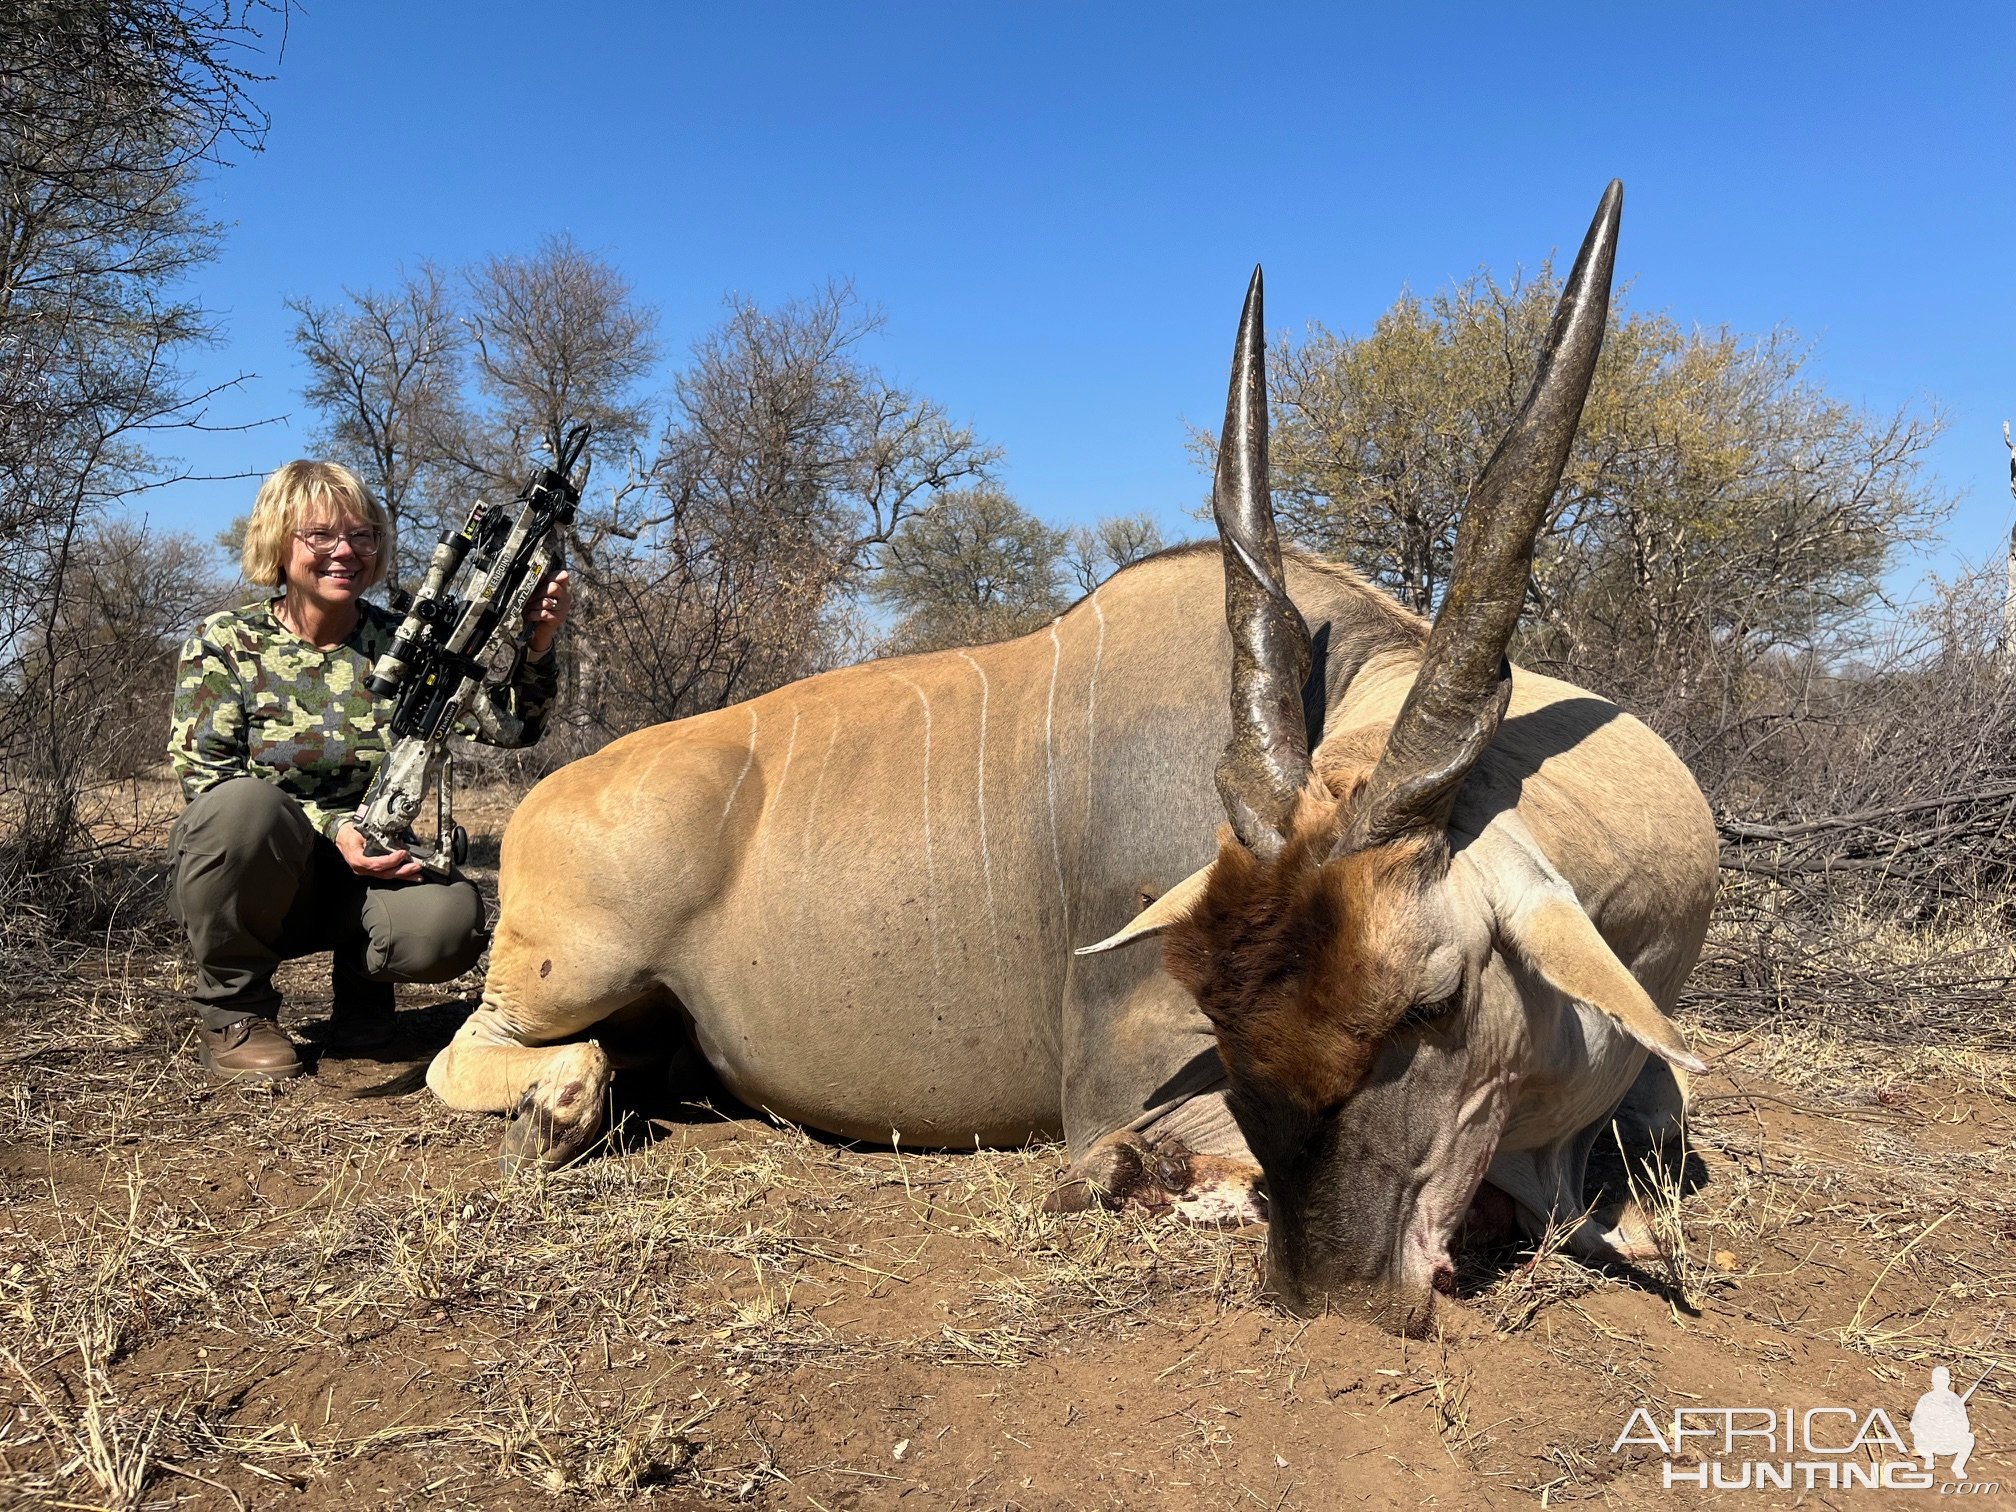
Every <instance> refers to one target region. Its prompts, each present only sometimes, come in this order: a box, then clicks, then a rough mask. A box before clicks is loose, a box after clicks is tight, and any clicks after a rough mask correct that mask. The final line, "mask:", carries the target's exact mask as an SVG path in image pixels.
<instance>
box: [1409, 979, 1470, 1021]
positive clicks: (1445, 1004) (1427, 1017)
mask: <svg viewBox="0 0 2016 1512" xmlns="http://www.w3.org/2000/svg"><path fill="white" fill-rule="evenodd" d="M1462 1001H1463V989H1462V987H1461V986H1458V987H1457V988H1456V990H1455V991H1453V992H1450V993H1448V994H1446V995H1445V996H1443V997H1439V998H1436V999H1435V1000H1434V1001H1433V1002H1428V1003H1416V1004H1415V1005H1414V1006H1413V1007H1412V1008H1409V1009H1408V1010H1407V1011H1406V1012H1405V1013H1403V1014H1401V1015H1400V1018H1399V1021H1398V1022H1397V1023H1396V1024H1395V1025H1394V1026H1393V1027H1394V1028H1396V1029H1418V1028H1425V1027H1427V1026H1428V1025H1430V1024H1433V1023H1435V1022H1436V1021H1437V1020H1438V1019H1445V1018H1447V1017H1448V1016H1449V1015H1450V1014H1451V1013H1453V1012H1455V1010H1456V1005H1457V1004H1458V1003H1460V1002H1462Z"/></svg>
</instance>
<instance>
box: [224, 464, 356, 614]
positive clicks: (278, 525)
mask: <svg viewBox="0 0 2016 1512" xmlns="http://www.w3.org/2000/svg"><path fill="white" fill-rule="evenodd" d="M311 508H316V509H320V510H327V511H328V512H329V513H330V514H332V515H333V516H334V517H335V518H336V519H337V520H339V521H342V520H355V521H357V522H358V523H359V524H363V525H369V526H371V527H373V528H374V529H375V530H376V531H377V532H378V555H377V556H376V557H374V558H373V559H372V561H371V564H370V568H369V571H368V575H367V576H366V578H365V582H364V586H365V587H366V588H371V587H375V586H376V585H377V584H379V583H381V582H383V581H384V579H385V574H386V573H387V572H388V571H390V570H391V566H392V546H393V542H392V521H391V519H390V518H389V517H387V515H386V513H385V510H384V508H383V506H381V505H380V504H379V502H378V501H377V500H376V499H374V498H372V497H371V490H370V489H368V488H366V487H365V486H364V484H363V481H362V480H361V479H360V478H358V476H357V474H355V473H353V472H352V471H350V469H349V468H347V467H345V466H343V465H342V464H341V463H338V462H307V461H300V462H289V463H288V464H287V465H286V466H285V467H283V468H281V469H280V470H279V471H278V472H276V473H274V474H273V475H272V476H271V477H270V478H268V479H267V480H266V481H265V482H264V483H262V484H260V485H259V497H258V498H256V499H254V500H253V501H252V514H251V517H250V518H249V519H247V520H246V522H245V549H244V551H243V552H242V553H240V555H239V559H238V562H239V567H240V570H242V571H243V572H244V574H245V581H246V582H248V583H262V584H264V585H265V586H267V587H269V588H278V587H279V586H280V585H281V584H282V583H284V582H285V581H286V576H287V574H286V565H287V553H288V550H289V548H290V547H292V545H293V543H294V532H295V531H297V530H299V529H300V528H301V521H302V519H303V518H304V517H305V516H306V515H307V514H308V512H309V510H310V509H311Z"/></svg>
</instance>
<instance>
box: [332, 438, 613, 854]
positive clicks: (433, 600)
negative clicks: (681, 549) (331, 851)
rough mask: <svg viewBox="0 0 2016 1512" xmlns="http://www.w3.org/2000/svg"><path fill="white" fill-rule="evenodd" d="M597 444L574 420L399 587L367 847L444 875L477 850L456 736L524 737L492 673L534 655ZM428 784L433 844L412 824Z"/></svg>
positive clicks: (379, 682) (374, 687) (382, 663)
mask: <svg viewBox="0 0 2016 1512" xmlns="http://www.w3.org/2000/svg"><path fill="white" fill-rule="evenodd" d="M587 444H588V427H587V426H585V425H577V426H575V427H574V428H573V429H571V430H570V431H568V432H567V434H566V436H565V438H564V439H563V440H562V442H561V446H560V455H559V456H558V457H557V458H556V459H555V465H554V466H552V467H541V468H539V469H538V470H537V471H536V472H534V473H533V475H532V477H531V480H530V481H529V482H527V483H526V485H525V486H524V488H522V489H520V490H519V492H518V497H517V498H515V499H513V500H512V501H511V502H510V503H509V504H506V505H504V506H502V507H498V506H495V505H492V504H489V503H486V502H484V501H483V500H480V499H479V500H478V501H477V502H476V505H475V507H474V508H472V509H471V510H470V511H469V517H468V519H466V520H464V521H463V522H462V528H461V529H460V530H455V531H451V532H450V533H448V534H447V535H444V536H442V537H441V544H440V545H438V546H436V547H435V548H434V555H433V556H432V557H431V558H430V559H429V560H428V563H427V576H426V578H425V580H424V581H423V582H422V583H421V585H420V591H419V592H418V593H415V594H413V595H411V596H410V597H408V596H407V595H404V594H401V595H399V596H398V597H397V598H395V600H394V602H393V606H392V607H393V608H394V609H395V610H397V611H399V612H400V613H401V614H403V615H404V616H405V618H404V620H402V621H401V623H400V626H399V630H398V633H397V634H396V635H395V636H394V637H393V639H392V645H391V648H390V649H389V650H388V651H386V653H385V654H384V655H383V656H381V657H379V658H378V663H377V665H376V666H374V667H373V668H372V669H371V675H370V676H369V677H367V678H365V679H364V686H365V687H367V688H369V689H370V690H371V691H372V692H373V693H375V694H377V695H378V696H379V697H380V698H390V699H392V700H394V702H393V710H392V724H391V731H390V733H391V740H392V744H391V748H390V749H389V750H388V751H387V752H386V753H385V760H384V761H383V763H381V764H380V766H379V768H378V772H377V775H376V776H374V777H373V778H372V779H371V786H370V787H369V788H368V789H367V790H366V791H365V794H364V801H363V803H362V804H361V805H360V806H359V807H358V810H357V818H356V824H357V827H358V828H359V829H361V830H362V831H363V832H364V841H365V849H366V851H367V853H369V854H373V855H383V854H384V853H385V852H387V851H392V850H400V849H403V850H405V851H406V852H407V853H408V854H410V855H411V856H412V858H413V859H414V860H415V861H417V862H419V863H420V865H421V867H422V868H423V869H425V870H426V871H429V872H432V873H433V874H434V875H436V876H446V875H447V874H448V873H449V871H450V870H451V869H452V868H453V867H454V866H455V865H456V864H457V863H458V862H461V861H463V860H466V859H467V858H468V855H469V836H468V834H467V833H466V832H465V831H464V830H463V828H462V826H461V825H459V824H457V823H455V819H454V812H453V799H452V796H451V781H450V768H449V764H448V739H449V737H450V736H451V735H455V734H457V733H472V732H473V733H474V734H475V735H477V736H478V737H479V738H481V739H483V740H486V741H488V742H490V743H491V744H494V745H515V744H518V743H519V742H518V738H517V737H519V736H520V735H521V734H522V728H513V727H514V726H516V725H517V724H518V722H517V721H516V720H515V719H514V718H513V717H512V716H510V715H508V714H505V713H502V712H501V711H500V710H499V709H498V708H497V707H496V705H495V704H494V703H493V702H492V700H491V699H490V698H489V696H488V691H487V689H486V687H485V684H486V682H491V683H494V684H502V683H504V682H508V681H509V680H510V678H511V676H512V674H513V673H515V672H516V671H517V669H518V666H519V663H520V661H521V660H522V658H523V657H524V655H525V643H526V641H527V640H528V639H529V638H530V632H529V631H528V630H527V629H526V627H525V623H524V618H525V606H526V604H527V603H529V602H530V601H531V598H532V595H533V593H534V592H536V591H537V590H538V588H539V585H540V583H541V582H542V581H543V580H544V579H545V578H546V577H547V576H548V575H549V574H550V573H553V572H556V571H558V570H559V568H560V566H561V534H560V531H561V527H562V526H564V525H567V524H569V523H571V522H572V520H573V519H574V511H575V508H576V507H577V506H578V505H579V504H580V502H581V484H582V482H583V481H585V480H584V479H578V478H576V477H575V476H574V468H575V464H576V463H577V462H578V461H579V460H580V458H581V453H582V451H583V449H584V448H585V447H586V446H587ZM507 652H508V657H507V654H506V653H507ZM458 726H466V727H467V728H466V729H464V730H461V731H459V732H458V728H457V727H458ZM429 789H432V790H433V792H434V794H435V821H436V828H435V841H434V844H433V845H432V846H431V847H430V846H428V845H425V844H423V843H422V842H421V841H420V840H419V839H417V838H416V837H415V836H414V835H413V832H412V825H413V821H414V819H416V818H417V817H418V816H419V813H420V810H421V807H422V806H423V805H424V804H425V802H426V800H427V793H428V791H429Z"/></svg>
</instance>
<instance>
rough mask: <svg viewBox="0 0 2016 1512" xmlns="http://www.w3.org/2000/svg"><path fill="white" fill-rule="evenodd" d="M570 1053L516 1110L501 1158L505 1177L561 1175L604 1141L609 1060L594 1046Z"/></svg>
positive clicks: (579, 1047)
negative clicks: (529, 1173)
mask: <svg viewBox="0 0 2016 1512" xmlns="http://www.w3.org/2000/svg"><path fill="white" fill-rule="evenodd" d="M569 1051H570V1053H569V1054H568V1055H567V1056H566V1057H565V1058H564V1059H563V1060H562V1061H561V1062H560V1063H558V1064H556V1065H555V1066H554V1067H552V1069H551V1070H550V1071H549V1073H548V1074H547V1075H546V1076H545V1077H542V1078H541V1079H540V1080H539V1081H536V1082H534V1083H533V1084H532V1085H531V1086H530V1087H527V1088H526V1089H525V1095H524V1096H523V1097H521V1098H519V1100H518V1106H517V1107H516V1108H515V1109H513V1110H512V1113H511V1123H510V1126H509V1127H508V1128H506V1129H505V1131H504V1144H503V1148H502V1149H501V1150H500V1151H499V1152H498V1155H497V1165H498V1167H499V1169H501V1170H502V1171H504V1172H505V1174H507V1175H510V1174H512V1173H515V1172H518V1171H524V1170H530V1169H534V1168H537V1169H540V1170H546V1171H554V1170H558V1169H559V1168H560V1167H561V1166H564V1165H571V1164H573V1162H575V1161H577V1160H579V1159H580V1158H581V1157H582V1156H583V1155H586V1154H587V1153H588V1151H589V1150H590V1149H592V1148H593V1147H594V1145H595V1143H596V1141H597V1140H599V1139H600V1138H601V1137H602V1128H603V1103H604V1101H605V1099H606V1097H607V1095H608V1091H609V1081H610V1067H609V1058H608V1057H607V1056H605V1055H604V1054H603V1053H602V1050H601V1047H600V1046H599V1045H596V1044H594V1043H592V1042H591V1043H588V1044H585V1045H576V1046H570V1047H569Z"/></svg>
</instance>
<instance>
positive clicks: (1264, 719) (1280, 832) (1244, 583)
mask: <svg viewBox="0 0 2016 1512" xmlns="http://www.w3.org/2000/svg"><path fill="white" fill-rule="evenodd" d="M1265 342H1266V331H1265V325H1264V321H1263V318H1262V314H1261V280H1260V270H1259V269H1258V268H1257V267H1256V268H1255V269H1254V270H1253V281H1252V282H1251V283H1250V284H1248V285H1247V288H1246V306H1245V308H1244V309H1243V310H1242V311H1240V314H1239V337H1238V341H1237V343H1236V344H1235V346H1234V347H1233V352H1232V386H1231V391H1230V392H1229V393H1228V394H1227V395H1226V398H1225V429H1224V430H1223V432H1222V433H1221V434H1220V435H1219V438H1218V469H1217V472H1216V473H1215V475H1214V476H1213V478H1212V484H1211V513H1212V514H1213V516H1214V517H1216V519H1217V521H1218V540H1219V544H1220V546H1221V547H1222V548H1223V551H1224V556H1225V623H1226V626H1227V628H1229V629H1230V630H1231V632H1232V738H1231V740H1230V741H1229V742H1228V743H1227V744H1226V747H1225V754H1224V755H1223V756H1222V757H1220V758H1219V761H1218V795H1219V797H1221V798H1222V799H1224V801H1225V813H1226V816H1227V817H1228V818H1230V819H1231V821H1232V829H1233V832H1234V833H1235V834H1237V835H1238V836H1239V839H1240V841H1241V842H1242V843H1243V844H1244V845H1245V846H1246V848H1247V849H1249V850H1251V851H1253V852H1254V853H1255V854H1257V855H1260V856H1263V857H1266V858H1268V859H1272V858H1273V857H1274V856H1276V855H1278V854H1279V853H1280V850H1281V846H1282V844H1283V842H1284V841H1285V840H1286V839H1287V836H1288V829H1289V823H1290V820H1291V818H1292V816H1293V814H1294V810H1295V799H1296V797H1297V795H1298V794H1299V793H1300V792H1301V791H1302V788H1303V785H1304V784H1305V783H1306V782H1307V781H1308V779H1309V732H1308V727H1307V725H1306V724H1305V723H1304V716H1303V712H1302V684H1303V683H1304V682H1305V681H1307V679H1308V676H1309V627H1308V626H1307V625H1306V624H1304V623H1303V620H1302V615H1301V612H1300V611H1299V610H1298V609H1296V607H1295V605H1294V604H1293V603H1292V602H1290V600H1289V598H1288V590H1287V588H1286V587H1285V586H1284V583H1283V574H1282V570H1281V542H1280V539H1279V537H1278V536H1277V535H1276V534H1275V530H1274V508H1273V503H1272V501H1271V500H1270V498H1269V497H1268V490H1267V355H1266V350H1265Z"/></svg>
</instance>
